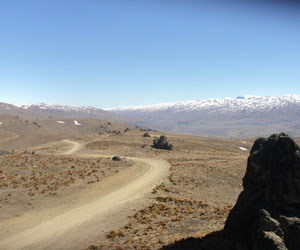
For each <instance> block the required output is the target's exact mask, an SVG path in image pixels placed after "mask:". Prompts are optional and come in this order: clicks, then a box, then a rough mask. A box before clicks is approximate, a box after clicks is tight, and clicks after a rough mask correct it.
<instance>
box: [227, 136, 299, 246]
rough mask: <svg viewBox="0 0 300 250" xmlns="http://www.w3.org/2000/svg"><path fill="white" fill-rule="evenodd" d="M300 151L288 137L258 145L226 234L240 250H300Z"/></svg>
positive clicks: (261, 142) (254, 149) (262, 141)
mask: <svg viewBox="0 0 300 250" xmlns="http://www.w3.org/2000/svg"><path fill="white" fill-rule="evenodd" d="M299 151H300V148H299V146H298V145H297V144H296V143H295V142H294V141H293V140H292V139H291V138H290V137H289V136H288V135H286V134H284V133H281V134H274V135H272V136H270V137H269V138H268V139H265V138H260V139H257V140H256V141H255V142H254V145H253V147H252V149H251V151H250V156H249V158H248V165H247V171H246V174H245V177H244V179H243V187H244V190H243V191H242V192H241V194H240V196H239V198H238V200H237V203H236V205H235V206H234V208H233V209H232V211H231V212H230V214H229V216H228V218H227V221H226V224H225V228H224V231H225V233H226V234H227V235H228V236H229V238H230V239H231V240H232V241H233V242H234V244H235V246H236V248H237V249H239V250H263V249H268V250H286V249H289V250H296V249H300V153H299Z"/></svg>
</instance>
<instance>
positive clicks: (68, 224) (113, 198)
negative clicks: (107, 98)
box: [0, 140, 169, 250]
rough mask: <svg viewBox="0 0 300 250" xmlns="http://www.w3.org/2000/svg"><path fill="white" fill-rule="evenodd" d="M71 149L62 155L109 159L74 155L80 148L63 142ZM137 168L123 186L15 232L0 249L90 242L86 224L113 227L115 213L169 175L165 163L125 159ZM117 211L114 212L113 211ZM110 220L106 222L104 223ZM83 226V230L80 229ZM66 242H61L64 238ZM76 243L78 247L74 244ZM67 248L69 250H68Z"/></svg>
mask: <svg viewBox="0 0 300 250" xmlns="http://www.w3.org/2000/svg"><path fill="white" fill-rule="evenodd" d="M64 142H67V143H69V144H70V145H71V149H70V150H68V151H67V152H65V153H64V154H76V156H77V157H78V156H79V157H99V156H101V157H110V156H105V155H95V154H78V153H77V152H78V151H79V150H80V149H81V147H82V145H81V144H80V143H78V142H74V141H69V140H64ZM126 158H127V159H130V160H133V161H135V162H137V163H139V164H142V166H144V167H143V173H142V174H141V175H139V176H138V177H137V178H136V179H134V180H132V181H131V182H129V183H126V182H125V183H126V185H125V186H123V187H121V188H119V189H117V190H114V191H112V192H108V193H106V194H104V195H102V196H101V197H100V198H97V199H96V200H95V199H92V200H91V201H90V202H87V203H86V204H84V205H81V206H79V207H72V206H71V207H69V209H68V210H65V211H63V212H62V213H61V214H59V215H57V216H56V217H54V218H51V219H49V220H47V218H45V220H44V221H42V223H40V224H38V225H36V226H34V227H32V228H27V229H26V230H23V231H19V232H16V233H15V234H13V235H10V236H9V237H7V238H4V239H2V240H0V249H5V250H15V249H18V250H19V249H80V248H81V247H82V240H80V235H82V237H83V238H85V239H90V238H92V237H89V233H91V234H95V232H92V231H91V230H93V229H92V227H91V229H89V228H88V227H86V225H88V223H89V222H93V223H95V222H97V221H99V223H101V221H102V219H105V218H106V222H105V224H103V226H104V227H106V226H107V225H109V224H110V223H112V224H113V223H114V219H117V218H118V219H119V220H120V218H119V215H118V209H120V207H126V206H127V203H128V202H132V201H134V200H135V199H140V198H141V197H143V196H144V195H145V194H147V193H149V192H151V190H152V189H153V188H154V187H155V186H156V185H158V184H159V183H161V182H162V180H163V179H164V178H166V177H167V176H168V173H169V163H168V162H166V161H164V160H161V159H150V158H135V157H126ZM116 207H118V209H116V210H114V208H116ZM108 218H110V219H108ZM83 225H85V226H83ZM89 230H90V231H91V232H89ZM65 236H67V237H66V240H64V237H65ZM77 242H78V243H77ZM70 247H71V248H70Z"/></svg>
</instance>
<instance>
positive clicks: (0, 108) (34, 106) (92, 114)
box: [0, 103, 129, 123]
mask: <svg viewBox="0 0 300 250" xmlns="http://www.w3.org/2000/svg"><path fill="white" fill-rule="evenodd" d="M0 115H13V116H20V117H23V118H25V119H53V118H58V119H59V118H66V119H68V118H71V119H73V118H74V119H77V118H95V119H102V120H109V121H114V122H122V123H128V121H129V119H128V118H125V117H121V116H120V115H116V114H114V113H112V112H108V111H105V110H103V109H99V108H95V107H91V106H88V107H75V106H69V105H52V104H46V103H27V104H21V105H17V104H16V105H12V104H7V103H0Z"/></svg>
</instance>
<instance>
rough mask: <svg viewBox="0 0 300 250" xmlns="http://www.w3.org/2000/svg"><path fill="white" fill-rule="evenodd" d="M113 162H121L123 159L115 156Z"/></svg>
mask: <svg viewBox="0 0 300 250" xmlns="http://www.w3.org/2000/svg"><path fill="white" fill-rule="evenodd" d="M112 160H113V161H121V158H120V157H119V156H114V157H113V158H112Z"/></svg>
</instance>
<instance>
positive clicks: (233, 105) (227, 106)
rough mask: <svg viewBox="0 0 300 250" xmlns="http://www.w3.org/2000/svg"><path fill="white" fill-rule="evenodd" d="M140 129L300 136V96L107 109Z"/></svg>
mask: <svg viewBox="0 0 300 250" xmlns="http://www.w3.org/2000/svg"><path fill="white" fill-rule="evenodd" d="M107 110H108V111H112V112H114V113H116V114H118V115H124V116H128V117H132V118H133V119H136V120H137V121H138V122H139V125H140V126H144V127H150V128H154V129H158V130H163V131H167V132H173V133H185V134H194V135H201V136H220V137H236V138H237V137H254V136H258V135H261V136H265V135H269V134H271V133H275V132H280V131H284V132H286V133H288V134H290V135H292V136H299V135H300V130H299V128H300V96H297V95H285V96H270V97H256V96H245V97H237V98H235V99H233V98H221V99H203V100H192V101H185V102H177V103H165V104H157V105H152V106H133V107H119V108H111V109H107Z"/></svg>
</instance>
